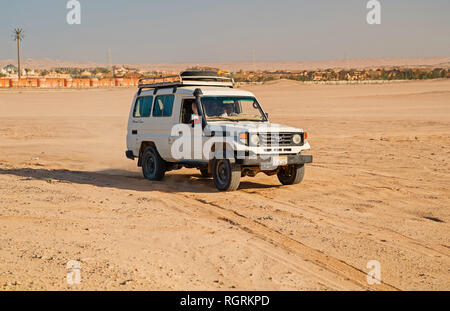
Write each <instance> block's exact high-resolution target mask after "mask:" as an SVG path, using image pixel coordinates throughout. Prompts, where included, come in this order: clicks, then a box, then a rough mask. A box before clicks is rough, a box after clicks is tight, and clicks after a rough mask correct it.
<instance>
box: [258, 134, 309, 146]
mask: <svg viewBox="0 0 450 311" xmlns="http://www.w3.org/2000/svg"><path fill="white" fill-rule="evenodd" d="M294 134H295V133H259V134H258V135H259V141H260V146H263V147H272V146H293V145H294V143H293V142H292V136H294ZM299 134H300V136H301V137H302V141H301V143H300V146H303V142H304V136H303V135H304V134H303V133H299Z"/></svg>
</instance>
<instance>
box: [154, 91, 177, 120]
mask: <svg viewBox="0 0 450 311" xmlns="http://www.w3.org/2000/svg"><path fill="white" fill-rule="evenodd" d="M173 100H174V96H173V95H160V96H156V98H155V105H154V107H153V116H154V117H170V116H171V115H172V108H173Z"/></svg>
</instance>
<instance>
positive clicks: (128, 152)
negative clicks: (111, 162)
mask: <svg viewBox="0 0 450 311" xmlns="http://www.w3.org/2000/svg"><path fill="white" fill-rule="evenodd" d="M125 156H126V157H127V158H128V159H130V160H134V154H133V151H132V150H127V151H125Z"/></svg>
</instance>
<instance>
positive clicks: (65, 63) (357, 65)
mask: <svg viewBox="0 0 450 311" xmlns="http://www.w3.org/2000/svg"><path fill="white" fill-rule="evenodd" d="M9 64H12V65H17V59H0V67H4V66H6V65H9ZM22 65H23V67H29V68H31V69H47V70H50V69H53V68H64V67H68V68H94V67H110V66H111V65H114V66H128V67H131V68H136V69H139V70H145V71H168V72H181V71H183V70H185V69H187V68H190V67H196V66H200V67H212V68H218V69H221V70H230V71H239V70H244V71H252V70H257V71H263V70H320V69H371V68H383V67H388V68H390V67H443V68H448V67H450V56H436V57H379V58H347V59H344V58H336V59H330V60H310V61H255V62H252V61H241V62H168V63H147V64H139V63H112V64H108V63H97V62H77V61H70V60H60V59H51V58H42V59H33V58H25V59H23V60H22Z"/></svg>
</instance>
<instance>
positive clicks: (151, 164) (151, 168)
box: [145, 154, 155, 176]
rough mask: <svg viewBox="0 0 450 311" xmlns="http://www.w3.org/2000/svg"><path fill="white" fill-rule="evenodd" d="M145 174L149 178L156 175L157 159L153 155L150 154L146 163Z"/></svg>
mask: <svg viewBox="0 0 450 311" xmlns="http://www.w3.org/2000/svg"><path fill="white" fill-rule="evenodd" d="M145 173H146V175H148V176H153V174H154V173H155V158H154V157H153V154H149V155H148V157H147V159H146V161H145Z"/></svg>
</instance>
